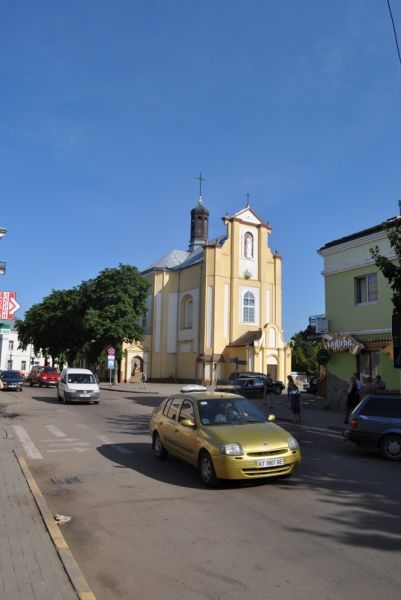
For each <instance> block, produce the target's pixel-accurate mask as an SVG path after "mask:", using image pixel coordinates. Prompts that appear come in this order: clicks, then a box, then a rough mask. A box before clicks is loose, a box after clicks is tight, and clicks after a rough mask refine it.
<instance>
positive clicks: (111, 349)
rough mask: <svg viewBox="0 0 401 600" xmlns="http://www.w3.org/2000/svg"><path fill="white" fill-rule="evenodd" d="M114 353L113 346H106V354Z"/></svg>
mask: <svg viewBox="0 0 401 600" xmlns="http://www.w3.org/2000/svg"><path fill="white" fill-rule="evenodd" d="M115 353H116V351H115V350H114V348H113V346H109V347H108V348H107V354H108V356H114V355H115Z"/></svg>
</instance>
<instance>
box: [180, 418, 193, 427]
mask: <svg viewBox="0 0 401 600" xmlns="http://www.w3.org/2000/svg"><path fill="white" fill-rule="evenodd" d="M180 425H182V426H183V427H195V421H193V420H192V419H182V420H181V421H180Z"/></svg>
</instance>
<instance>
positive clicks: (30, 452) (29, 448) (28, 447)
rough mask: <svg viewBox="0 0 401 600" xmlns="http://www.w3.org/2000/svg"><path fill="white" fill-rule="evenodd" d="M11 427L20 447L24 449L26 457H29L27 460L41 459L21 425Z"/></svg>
mask: <svg viewBox="0 0 401 600" xmlns="http://www.w3.org/2000/svg"><path fill="white" fill-rule="evenodd" d="M13 427H14V431H15V433H16V435H17V437H18V439H19V441H20V442H21V444H22V447H23V448H24V450H25V452H26V453H27V456H29V458H32V459H39V458H43V456H42V455H41V453H40V452H39V450H38V449H37V448H36V446H35V444H34V443H33V441H32V440H31V438H30V437H29V435H28V434H27V432H26V431H25V429H24V428H23V427H22V425H13Z"/></svg>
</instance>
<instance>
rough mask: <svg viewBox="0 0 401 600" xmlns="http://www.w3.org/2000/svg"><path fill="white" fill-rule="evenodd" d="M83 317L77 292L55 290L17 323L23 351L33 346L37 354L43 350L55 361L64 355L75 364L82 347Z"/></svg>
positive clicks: (73, 290) (74, 289)
mask: <svg viewBox="0 0 401 600" xmlns="http://www.w3.org/2000/svg"><path fill="white" fill-rule="evenodd" d="M81 315H82V311H81V303H80V292H79V290H78V289H77V288H73V289H71V290H61V291H58V290H53V291H52V292H51V294H49V295H48V296H46V297H45V298H44V299H43V300H42V302H40V303H39V304H34V305H33V306H32V307H31V308H30V309H29V310H28V311H27V312H26V313H25V318H24V319H23V320H17V321H16V323H15V326H16V329H17V331H18V338H19V342H20V347H21V348H26V347H27V345H28V344H33V347H34V351H35V352H39V351H40V350H41V351H42V352H43V353H44V354H45V355H50V356H51V357H52V358H53V359H56V358H58V359H62V356H63V355H64V356H65V357H66V358H67V360H68V362H72V361H73V360H74V358H75V356H76V354H77V353H78V352H79V350H80V348H81V346H82V343H83V340H82V326H81V323H80V317H81Z"/></svg>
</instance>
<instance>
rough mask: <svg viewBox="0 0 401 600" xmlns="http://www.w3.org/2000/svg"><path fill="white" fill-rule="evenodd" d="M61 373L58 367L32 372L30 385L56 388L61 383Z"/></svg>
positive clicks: (43, 368)
mask: <svg viewBox="0 0 401 600" xmlns="http://www.w3.org/2000/svg"><path fill="white" fill-rule="evenodd" d="M60 377H61V373H60V371H59V370H58V369H56V367H41V368H40V369H38V370H36V371H34V372H31V375H30V377H29V385H30V386H31V387H32V386H33V385H36V384H37V385H39V387H42V386H43V385H45V386H46V387H50V386H51V385H54V386H56V385H57V384H58V382H59V381H60Z"/></svg>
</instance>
